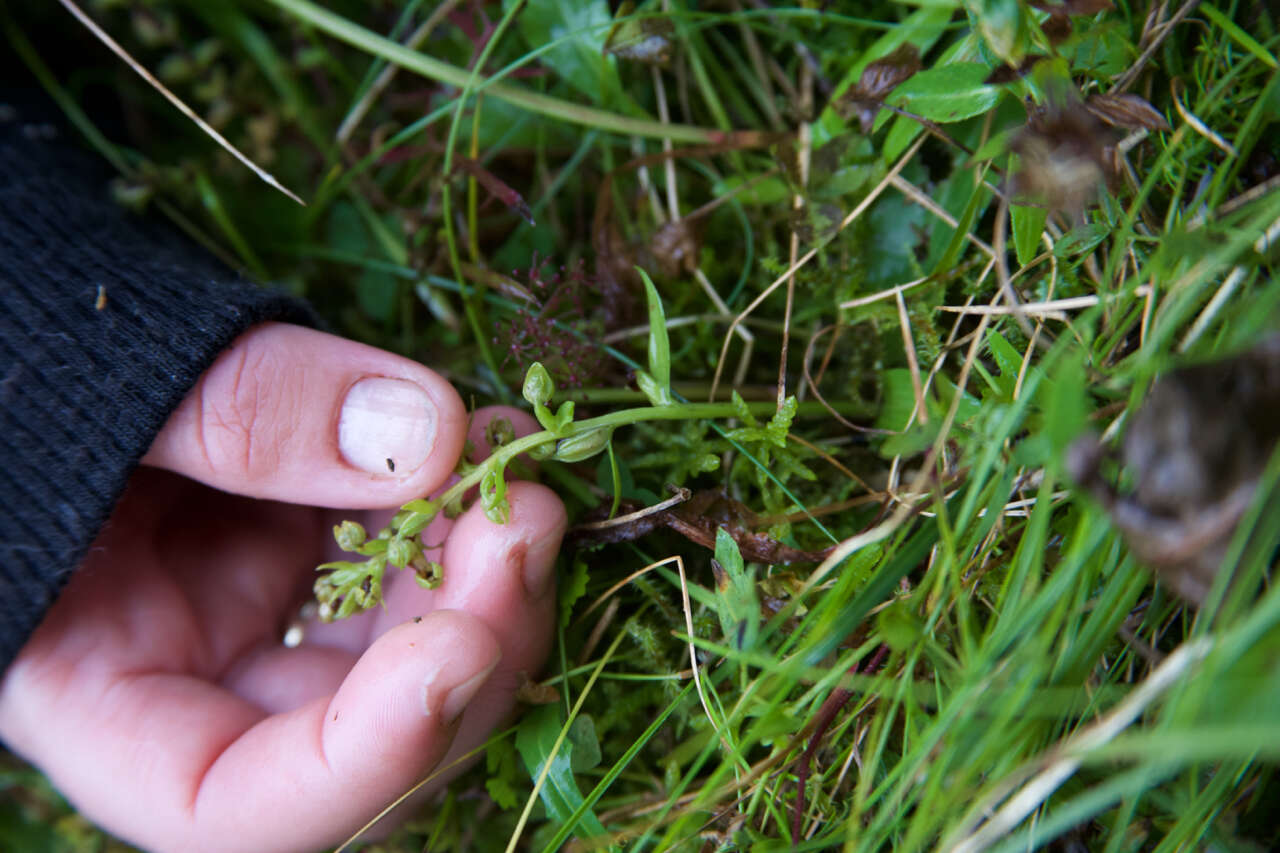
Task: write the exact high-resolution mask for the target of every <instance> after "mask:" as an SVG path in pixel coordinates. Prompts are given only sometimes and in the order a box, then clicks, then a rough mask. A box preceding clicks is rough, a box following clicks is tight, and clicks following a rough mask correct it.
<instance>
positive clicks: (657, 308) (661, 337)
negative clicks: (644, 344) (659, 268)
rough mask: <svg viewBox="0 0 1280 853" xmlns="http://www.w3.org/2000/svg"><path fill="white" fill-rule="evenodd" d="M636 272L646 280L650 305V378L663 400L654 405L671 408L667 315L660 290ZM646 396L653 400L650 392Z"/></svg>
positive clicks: (651, 281) (647, 275)
mask: <svg viewBox="0 0 1280 853" xmlns="http://www.w3.org/2000/svg"><path fill="white" fill-rule="evenodd" d="M636 272H638V273H640V278H642V279H643V280H644V295H645V300H646V301H647V302H648V303H649V376H650V377H652V379H653V382H654V385H655V387H656V390H657V392H658V396H659V399H661V400H663V402H662V403H660V404H659V403H655V404H654V405H663V406H669V405H671V404H672V403H673V402H675V400H674V399H673V398H672V396H671V341H670V339H668V337H667V315H666V312H665V311H663V310H662V297H660V296H658V288H656V287H654V286H653V280H652V279H651V278H649V274H648V273H647V272H645V271H644V270H642V269H640V267H636ZM641 387H642V388H643V386H641ZM645 394H647V395H649V397H650V399H652V398H653V395H651V394H649V392H648V391H645Z"/></svg>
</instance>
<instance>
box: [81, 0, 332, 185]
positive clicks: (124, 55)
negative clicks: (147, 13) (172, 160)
mask: <svg viewBox="0 0 1280 853" xmlns="http://www.w3.org/2000/svg"><path fill="white" fill-rule="evenodd" d="M59 2H60V3H62V5H63V6H64V7H65V8H66V10H67V11H68V12H70V13H71V14H72V15H73V16H74V17H75V18H76V20H78V21H79V22H80V23H82V24H84V26H85V28H87V29H88V30H89V32H91V33H93V34H94V36H95V37H96V38H97V39H98V41H100V42H102V43H103V44H105V45H106V46H107V47H109V48H111V52H112V53H114V54H115V55H116V56H118V57H120V58H121V59H123V60H124V62H125V64H126V65H128V66H129V67H130V68H132V69H133V70H134V71H135V72H137V74H138V76H139V77H141V78H142V79H143V80H146V81H147V83H149V84H150V85H151V87H152V88H154V89H155V90H156V91H157V92H159V93H160V94H162V95H164V96H165V99H166V100H168V101H169V103H171V104H173V105H174V106H175V107H177V108H178V111H179V112H180V113H182V114H183V115H184V116H186V117H187V118H189V119H191V120H192V121H193V122H195V124H196V126H197V127H199V128H200V129H201V130H203V131H204V132H205V133H207V134H208V135H209V136H211V137H213V140H214V141H215V142H217V143H218V144H219V145H221V146H222V147H223V148H225V149H226V150H227V152H229V153H230V154H231V156H232V157H235V158H236V159H237V160H239V161H240V162H241V163H243V164H244V165H245V166H247V167H248V168H249V170H250V171H252V172H253V173H254V174H255V175H257V176H258V177H259V178H261V179H262V180H264V181H266V182H267V183H268V184H269V185H271V186H272V187H274V188H275V189H277V190H279V191H280V192H282V193H284V194H285V195H287V196H288V197H289V198H291V199H293V200H294V201H296V202H297V203H298V204H300V205H302V206H303V207H306V205H307V203H306V202H304V201H303V200H302V199H301V198H299V197H298V196H297V195H295V194H294V193H293V192H292V191H291V190H289V189H288V188H287V187H285V186H284V185H283V184H281V183H280V182H279V181H277V180H276V179H275V178H274V177H273V176H272V175H271V173H269V172H267V171H266V170H265V169H263V168H262V167H261V166H259V165H258V164H257V163H254V162H253V161H252V160H250V159H249V158H248V157H246V156H245V155H244V154H241V153H240V151H239V149H237V148H236V147H235V146H234V145H232V144H231V143H230V142H228V141H227V139H226V137H224V136H223V135H222V134H220V133H218V131H216V130H214V129H213V128H212V127H210V126H209V123H208V122H206V121H205V120H204V119H202V118H200V116H198V115H196V114H195V112H193V111H192V109H191V108H190V107H188V106H187V105H186V104H184V103H183V102H182V99H181V98H179V97H178V96H177V95H175V94H173V92H171V91H169V89H168V88H167V87H166V86H165V85H164V84H163V83H161V82H160V81H159V80H157V79H156V78H155V76H154V75H152V73H151V72H150V71H148V70H147V69H146V68H144V67H142V65H141V64H140V63H139V62H138V61H137V60H136V59H134V58H133V57H132V56H130V55H129V52H128V51H127V50H125V49H124V48H123V47H121V46H120V44H119V42H117V41H116V40H115V39H113V38H112V37H111V36H109V35H107V33H106V31H105V30H103V29H102V28H101V27H99V26H98V25H97V23H95V22H94V20H93V19H92V18H90V17H89V16H88V15H86V14H85V13H84V12H83V11H82V10H81V9H80V7H79V6H77V5H76V4H75V3H73V2H72V0H59Z"/></svg>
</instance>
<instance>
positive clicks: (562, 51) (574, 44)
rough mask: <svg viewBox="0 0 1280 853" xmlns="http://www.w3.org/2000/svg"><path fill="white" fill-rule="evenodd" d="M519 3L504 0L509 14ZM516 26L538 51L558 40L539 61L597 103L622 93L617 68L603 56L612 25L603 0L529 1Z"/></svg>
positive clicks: (503, 7) (606, 56) (530, 47)
mask: <svg viewBox="0 0 1280 853" xmlns="http://www.w3.org/2000/svg"><path fill="white" fill-rule="evenodd" d="M520 2H521V0H503V3H502V10H503V11H504V12H508V11H510V10H511V8H512V7H513V6H515V5H517V4H519V3H520ZM519 15H520V17H519V18H518V19H517V22H516V28H517V29H518V30H519V31H520V35H522V36H523V37H524V40H525V43H526V45H527V46H528V47H529V49H530V50H534V49H537V48H540V47H543V46H544V45H548V44H551V43H553V42H555V43H556V44H555V46H554V47H552V48H551V49H550V50H548V51H547V52H546V53H544V54H543V55H542V56H541V57H540V59H539V61H540V62H542V63H543V64H544V65H547V66H550V67H551V68H552V69H554V70H555V72H556V74H557V75H559V76H560V79H562V80H563V81H564V82H565V83H568V84H569V85H570V86H572V87H573V88H575V89H577V90H578V91H579V92H581V93H582V94H583V95H585V96H586V97H587V101H588V102H590V103H595V104H603V103H607V102H608V101H609V100H611V99H612V97H613V95H615V94H616V93H617V92H619V91H620V89H621V87H620V86H619V84H618V69H617V64H616V62H615V60H614V58H613V57H612V56H608V55H606V54H605V52H604V41H605V37H606V36H607V35H608V33H609V28H610V25H611V24H612V22H613V19H612V16H610V14H609V5H608V4H607V3H605V2H604V0H591V1H590V2H580V0H527V2H525V3H524V8H523V9H521V10H520V12H519Z"/></svg>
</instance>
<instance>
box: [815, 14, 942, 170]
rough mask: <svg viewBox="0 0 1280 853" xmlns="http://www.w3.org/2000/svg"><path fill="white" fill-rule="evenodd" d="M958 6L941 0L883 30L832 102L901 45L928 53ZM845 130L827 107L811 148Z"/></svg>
mask: <svg viewBox="0 0 1280 853" xmlns="http://www.w3.org/2000/svg"><path fill="white" fill-rule="evenodd" d="M959 5H960V4H959V0H955V2H950V0H944V2H940V3H934V4H930V5H927V6H925V7H924V8H922V9H917V10H916V11H914V12H912V13H911V14H910V15H908V16H907V17H905V18H903V19H902V21H901V22H899V23H898V24H896V25H895V26H893V27H890V28H889V29H888V30H886V31H885V34H884V35H882V36H880V38H878V39H876V40H875V42H874V43H873V44H872V45H871V47H869V48H867V49H866V51H864V52H863V53H862V55H861V56H859V57H858V59H857V61H856V62H854V63H853V65H851V66H850V67H849V69H848V70H847V71H846V72H845V74H844V77H843V78H842V79H841V81H840V84H839V85H838V86H836V93H835V97H833V98H832V99H831V102H832V103H835V102H836V101H838V99H839V97H840V95H842V94H844V92H845V91H846V90H847V89H848V88H849V87H850V86H854V85H856V84H857V82H858V81H859V80H860V79H861V78H862V72H864V71H866V70H867V66H868V65H870V64H871V63H873V62H875V61H876V60H877V59H883V58H884V57H886V56H888V55H889V54H891V53H893V52H894V51H895V50H897V49H898V48H900V47H902V45H904V44H908V43H910V44H913V45H915V46H916V48H917V49H918V50H919V51H920V53H921V54H924V53H926V52H928V50H929V48H930V47H932V46H933V44H934V42H936V41H937V40H938V38H939V37H940V36H941V35H942V34H943V33H944V32H945V31H946V29H947V24H948V22H949V21H950V20H951V14H952V12H953V11H954V10H955V9H956V7H957V6H959ZM846 126H847V120H846V119H844V118H843V117H841V116H840V114H839V112H838V111H837V110H836V109H835V107H833V106H831V105H830V104H828V106H827V108H826V109H825V110H823V111H822V115H821V117H819V119H818V121H817V122H815V124H814V131H813V133H814V136H813V144H814V147H816V148H821V147H822V146H823V145H825V144H826V143H827V142H828V141H830V140H831V139H833V138H835V137H837V136H840V135H841V134H843V133H846V132H847V131H846ZM917 126H918V125H917Z"/></svg>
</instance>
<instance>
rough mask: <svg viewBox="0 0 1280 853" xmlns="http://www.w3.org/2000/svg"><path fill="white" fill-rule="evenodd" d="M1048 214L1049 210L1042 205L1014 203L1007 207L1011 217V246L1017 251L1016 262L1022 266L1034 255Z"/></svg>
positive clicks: (1029, 261)
mask: <svg viewBox="0 0 1280 853" xmlns="http://www.w3.org/2000/svg"><path fill="white" fill-rule="evenodd" d="M1048 215H1049V210H1048V208H1044V207H1031V206H1028V205H1023V204H1015V205H1013V206H1012V207H1010V208H1009V216H1010V217H1011V218H1012V219H1013V248H1014V251H1015V252H1017V255H1018V263H1020V264H1022V265H1023V266H1025V265H1027V264H1029V263H1031V261H1032V260H1033V259H1034V258H1035V256H1036V248H1037V247H1039V245H1040V235H1041V234H1043V233H1044V221H1045V219H1046V218H1047V217H1048Z"/></svg>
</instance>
